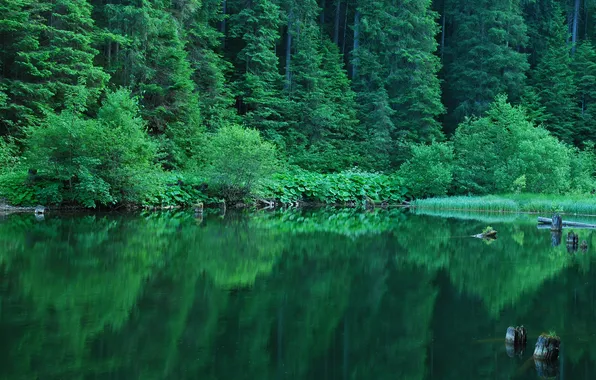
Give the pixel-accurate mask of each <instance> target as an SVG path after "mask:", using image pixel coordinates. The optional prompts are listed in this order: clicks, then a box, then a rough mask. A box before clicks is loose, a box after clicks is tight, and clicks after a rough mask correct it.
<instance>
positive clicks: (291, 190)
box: [263, 170, 407, 204]
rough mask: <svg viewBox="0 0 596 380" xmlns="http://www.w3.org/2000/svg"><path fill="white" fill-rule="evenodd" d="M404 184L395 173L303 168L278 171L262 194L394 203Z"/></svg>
mask: <svg viewBox="0 0 596 380" xmlns="http://www.w3.org/2000/svg"><path fill="white" fill-rule="evenodd" d="M406 191H407V190H406V188H405V186H404V185H403V181H402V180H401V179H400V178H398V177H397V176H388V175H384V174H378V173H367V172H362V171H358V170H350V171H344V172H341V173H336V174H317V173H313V172H306V171H302V170H298V171H294V172H287V173H279V174H276V175H275V176H273V178H272V179H271V180H270V181H267V182H266V184H265V187H264V189H263V196H265V197H267V198H274V199H279V201H280V202H282V203H291V202H297V201H305V202H313V203H320V204H343V203H347V202H356V203H360V204H364V203H365V202H366V201H367V200H369V199H372V200H373V201H377V202H382V201H386V202H391V203H396V202H399V201H401V200H403V199H404V197H405V195H406Z"/></svg>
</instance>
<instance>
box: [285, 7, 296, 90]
mask: <svg viewBox="0 0 596 380" xmlns="http://www.w3.org/2000/svg"><path fill="white" fill-rule="evenodd" d="M293 18H294V11H293V10H291V9H290V13H289V14H288V31H287V36H286V84H285V87H286V89H289V88H290V87H291V85H292V19H293Z"/></svg>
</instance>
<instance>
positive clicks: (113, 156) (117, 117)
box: [26, 90, 158, 207]
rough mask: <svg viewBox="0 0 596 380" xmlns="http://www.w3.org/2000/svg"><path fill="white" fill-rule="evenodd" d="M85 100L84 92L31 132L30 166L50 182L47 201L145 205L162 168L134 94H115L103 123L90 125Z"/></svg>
mask: <svg viewBox="0 0 596 380" xmlns="http://www.w3.org/2000/svg"><path fill="white" fill-rule="evenodd" d="M84 98H85V93H84V90H81V92H79V93H77V94H73V95H72V96H71V99H72V100H71V102H70V105H69V106H68V107H67V109H65V110H64V111H62V112H61V113H59V114H50V115H48V117H47V119H46V122H45V125H44V126H42V127H32V128H29V129H28V131H27V139H26V143H27V147H28V152H27V155H28V157H29V159H30V164H31V165H32V166H33V167H35V168H37V169H38V170H39V173H40V175H41V176H42V177H43V178H45V179H46V180H47V181H48V182H49V183H50V185H49V186H48V188H47V189H46V190H45V191H42V192H41V194H40V195H41V198H42V199H41V200H42V201H45V202H47V203H60V202H62V201H68V202H76V203H79V204H82V205H84V206H86V207H95V206H96V205H97V204H98V203H99V204H104V205H107V204H114V203H116V202H137V201H140V199H141V196H142V194H144V193H146V192H148V191H149V190H150V188H151V186H152V184H151V183H150V182H149V181H147V178H148V176H149V175H150V174H151V173H152V172H155V171H157V170H158V169H157V168H156V166H155V165H154V164H153V163H152V160H153V159H154V157H155V155H156V148H155V145H154V144H153V143H152V142H151V141H150V140H149V138H148V137H147V134H146V131H145V126H144V123H143V121H142V119H141V118H140V116H139V109H138V106H137V103H136V100H135V99H133V98H131V96H130V93H129V92H128V90H118V91H116V92H113V93H110V94H108V96H107V98H106V100H105V101H104V103H103V105H102V107H101V109H100V110H99V114H98V119H97V120H90V119H86V118H85V117H84V115H83V111H84V109H83V108H82V107H81V106H80V104H85V102H84ZM44 198H45V199H44Z"/></svg>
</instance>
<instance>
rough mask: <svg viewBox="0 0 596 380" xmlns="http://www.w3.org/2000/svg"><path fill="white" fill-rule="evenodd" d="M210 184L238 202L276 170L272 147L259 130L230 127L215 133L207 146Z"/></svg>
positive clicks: (226, 197) (274, 154)
mask: <svg viewBox="0 0 596 380" xmlns="http://www.w3.org/2000/svg"><path fill="white" fill-rule="evenodd" d="M204 158H205V160H206V162H207V167H206V168H205V173H206V175H207V178H208V179H209V183H210V184H212V185H213V186H214V187H216V188H217V189H218V190H219V193H220V194H221V195H222V196H223V197H224V198H225V199H227V200H230V201H239V200H241V199H242V198H243V197H245V196H246V195H248V194H250V193H251V192H252V191H253V190H254V189H255V188H258V187H259V186H260V185H261V183H262V182H263V180H264V179H265V178H267V177H269V176H270V175H271V174H273V173H274V172H275V171H276V168H277V166H278V160H277V157H276V150H275V147H274V145H273V144H271V143H269V142H266V141H264V140H263V139H262V138H261V135H260V134H259V132H258V131H257V130H253V129H246V128H243V127H241V126H239V125H228V126H224V127H222V128H220V129H219V130H218V131H217V132H216V133H213V134H212V135H211V136H210V138H209V139H208V141H207V143H206V146H205V147H204Z"/></svg>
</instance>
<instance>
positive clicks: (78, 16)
mask: <svg viewBox="0 0 596 380" xmlns="http://www.w3.org/2000/svg"><path fill="white" fill-rule="evenodd" d="M95 32H96V29H95V26H94V22H93V20H92V18H91V5H90V4H89V3H88V2H87V1H86V0H56V1H49V0H42V1H31V0H19V1H9V0H3V1H2V2H1V3H0V40H1V41H2V42H1V43H0V60H1V62H2V77H3V79H2V83H1V84H0V85H2V86H3V87H4V88H5V91H6V96H7V101H6V104H5V105H4V106H1V108H0V112H1V115H2V117H1V119H2V120H3V121H2V123H3V124H4V127H3V129H9V130H11V131H13V132H15V133H20V132H22V128H23V126H25V125H38V124H39V123H40V122H41V120H40V118H41V117H42V116H43V115H44V113H45V112H47V111H48V112H50V111H55V110H61V109H63V108H64V101H65V96H66V95H65V94H66V93H68V92H69V91H71V90H72V89H73V88H74V87H75V86H77V85H78V84H84V85H85V86H86V87H87V89H88V90H89V93H90V96H89V102H90V104H93V103H96V102H97V100H98V97H99V95H100V93H101V91H102V90H103V89H104V87H105V85H106V82H107V81H108V79H109V76H108V75H107V74H106V73H105V72H103V70H102V69H101V68H99V67H97V66H95V65H94V63H93V61H94V58H95V56H96V55H97V53H98V52H97V50H95V49H94V48H93V47H92V41H93V38H94V35H95Z"/></svg>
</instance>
